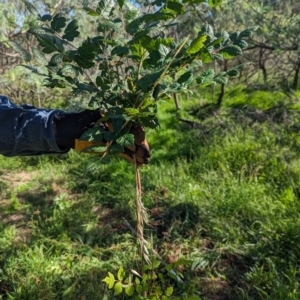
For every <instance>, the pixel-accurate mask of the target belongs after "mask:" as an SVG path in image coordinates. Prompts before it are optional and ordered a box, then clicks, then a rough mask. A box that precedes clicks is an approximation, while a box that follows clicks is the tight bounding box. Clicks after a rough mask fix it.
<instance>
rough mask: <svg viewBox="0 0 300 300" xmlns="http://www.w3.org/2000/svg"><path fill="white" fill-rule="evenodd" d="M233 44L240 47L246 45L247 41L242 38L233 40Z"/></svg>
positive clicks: (242, 47)
mask: <svg viewBox="0 0 300 300" xmlns="http://www.w3.org/2000/svg"><path fill="white" fill-rule="evenodd" d="M233 45H236V46H238V47H240V48H241V49H244V48H246V47H248V43H247V42H246V41H244V40H235V41H234V43H233Z"/></svg>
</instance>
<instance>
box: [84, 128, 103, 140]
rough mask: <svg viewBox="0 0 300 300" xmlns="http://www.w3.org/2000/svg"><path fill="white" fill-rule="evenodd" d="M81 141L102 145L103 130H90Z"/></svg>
mask: <svg viewBox="0 0 300 300" xmlns="http://www.w3.org/2000/svg"><path fill="white" fill-rule="evenodd" d="M80 140H82V141H89V142H96V143H101V142H103V130H102V128H101V127H99V128H97V127H94V128H89V129H88V130H86V131H85V132H84V133H83V134H82V135H81V137H80Z"/></svg>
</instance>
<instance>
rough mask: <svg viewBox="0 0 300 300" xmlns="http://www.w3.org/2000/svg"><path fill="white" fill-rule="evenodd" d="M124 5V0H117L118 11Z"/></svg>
mask: <svg viewBox="0 0 300 300" xmlns="http://www.w3.org/2000/svg"><path fill="white" fill-rule="evenodd" d="M124 3H125V0H118V4H119V7H120V9H122V8H123V5H124Z"/></svg>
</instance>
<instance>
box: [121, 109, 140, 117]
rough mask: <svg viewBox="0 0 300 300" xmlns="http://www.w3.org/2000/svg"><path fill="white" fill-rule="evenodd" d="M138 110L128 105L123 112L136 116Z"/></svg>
mask: <svg viewBox="0 0 300 300" xmlns="http://www.w3.org/2000/svg"><path fill="white" fill-rule="evenodd" d="M139 112H140V111H139V110H138V109H137V108H133V107H132V108H131V107H129V108H125V113H126V115H128V116H132V117H134V116H136V115H137V114H138V113H139Z"/></svg>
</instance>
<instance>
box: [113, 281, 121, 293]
mask: <svg viewBox="0 0 300 300" xmlns="http://www.w3.org/2000/svg"><path fill="white" fill-rule="evenodd" d="M122 290H123V286H122V283H121V282H117V283H116V284H115V286H114V295H115V296H117V295H119V294H121V293H122Z"/></svg>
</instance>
